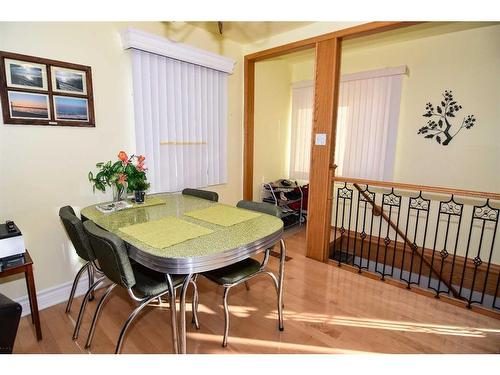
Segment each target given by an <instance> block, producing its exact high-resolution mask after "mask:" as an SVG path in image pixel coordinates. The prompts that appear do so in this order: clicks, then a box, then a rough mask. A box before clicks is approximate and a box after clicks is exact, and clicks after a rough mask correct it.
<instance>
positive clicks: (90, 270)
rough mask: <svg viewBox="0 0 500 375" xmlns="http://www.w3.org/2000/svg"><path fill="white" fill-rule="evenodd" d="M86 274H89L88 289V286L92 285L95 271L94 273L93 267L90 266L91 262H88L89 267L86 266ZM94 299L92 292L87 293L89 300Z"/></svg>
mask: <svg viewBox="0 0 500 375" xmlns="http://www.w3.org/2000/svg"><path fill="white" fill-rule="evenodd" d="M87 274H88V276H89V289H90V287H91V286H92V284H93V283H94V281H95V280H94V279H95V277H94V276H95V273H94V267H93V266H92V264H89V267H87ZM93 300H94V292H91V293H90V294H89V301H93Z"/></svg>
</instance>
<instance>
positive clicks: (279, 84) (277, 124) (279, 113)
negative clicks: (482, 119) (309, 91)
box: [253, 60, 291, 200]
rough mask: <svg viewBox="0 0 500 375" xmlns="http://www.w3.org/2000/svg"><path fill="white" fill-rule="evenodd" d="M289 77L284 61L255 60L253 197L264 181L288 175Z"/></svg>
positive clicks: (289, 71)
mask: <svg viewBox="0 0 500 375" xmlns="http://www.w3.org/2000/svg"><path fill="white" fill-rule="evenodd" d="M290 80H291V65H290V64H289V63H288V62H286V61H283V60H273V61H263V62H258V63H256V64H255V119H254V149H255V151H254V172H253V173H254V175H253V186H254V190H253V197H254V200H260V193H261V184H262V183H263V182H270V181H274V180H277V179H279V178H288V175H289V169H290Z"/></svg>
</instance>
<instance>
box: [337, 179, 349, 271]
mask: <svg viewBox="0 0 500 375" xmlns="http://www.w3.org/2000/svg"><path fill="white" fill-rule="evenodd" d="M352 192H353V190H352V189H349V188H348V187H347V183H346V182H344V186H343V187H341V188H338V190H337V200H340V199H342V222H341V227H340V246H339V251H338V254H339V255H338V256H339V259H338V265H339V266H341V263H342V257H343V254H344V252H343V251H342V250H343V248H342V245H343V242H344V234H345V231H346V229H345V225H344V223H345V220H346V208H345V206H346V200H349V201H351V203H350V205H351V207H352ZM349 221H350V217H349ZM349 229H350V224H349ZM347 246H349V233H347ZM335 254H336V252H335V251H334V253H333V256H334V257H335ZM348 254H349V252H348V250H346V252H345V255H346V262H347V256H348Z"/></svg>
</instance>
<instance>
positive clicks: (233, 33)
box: [187, 21, 313, 44]
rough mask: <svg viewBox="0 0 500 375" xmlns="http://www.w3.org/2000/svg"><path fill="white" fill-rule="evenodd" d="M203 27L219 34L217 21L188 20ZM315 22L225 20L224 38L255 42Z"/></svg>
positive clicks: (241, 41)
mask: <svg viewBox="0 0 500 375" xmlns="http://www.w3.org/2000/svg"><path fill="white" fill-rule="evenodd" d="M187 23H189V24H191V25H193V26H197V27H201V28H203V29H205V30H207V31H209V32H211V33H213V34H215V35H220V34H219V27H218V25H217V21H203V22H187ZM311 23H313V22H269V21H267V22H233V21H224V22H223V32H222V36H221V37H222V38H228V39H231V40H233V41H235V42H238V43H243V44H246V43H253V42H256V41H258V40H262V39H267V38H270V37H271V36H273V35H277V34H281V33H284V32H286V31H290V30H293V29H297V28H299V27H303V26H306V25H309V24H311Z"/></svg>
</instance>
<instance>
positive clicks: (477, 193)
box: [332, 176, 500, 200]
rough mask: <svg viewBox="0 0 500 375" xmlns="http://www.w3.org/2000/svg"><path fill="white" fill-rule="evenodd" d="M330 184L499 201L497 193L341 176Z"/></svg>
mask: <svg viewBox="0 0 500 375" xmlns="http://www.w3.org/2000/svg"><path fill="white" fill-rule="evenodd" d="M332 182H347V183H350V184H358V185H368V186H380V187H387V188H394V189H401V190H416V191H422V192H429V193H438V194H453V195H458V196H463V197H474V198H485V199H492V200H500V194H498V193H489V192H483V191H474V190H463V189H454V188H445V187H438V186H428V185H414V184H404V183H400V182H386V181H377V180H366V179H362V178H351V177H341V176H336V177H334V178H332Z"/></svg>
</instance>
